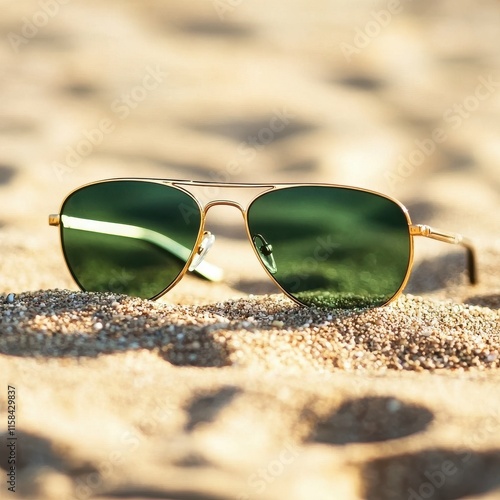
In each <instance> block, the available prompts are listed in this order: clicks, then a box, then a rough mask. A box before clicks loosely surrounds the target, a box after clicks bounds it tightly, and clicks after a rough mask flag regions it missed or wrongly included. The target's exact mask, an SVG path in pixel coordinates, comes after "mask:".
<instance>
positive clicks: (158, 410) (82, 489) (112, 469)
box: [65, 403, 173, 500]
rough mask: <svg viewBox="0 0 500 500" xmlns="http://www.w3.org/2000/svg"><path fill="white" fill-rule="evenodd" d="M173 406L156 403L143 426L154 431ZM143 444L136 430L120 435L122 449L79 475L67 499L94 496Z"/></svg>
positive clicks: (165, 419)
mask: <svg viewBox="0 0 500 500" xmlns="http://www.w3.org/2000/svg"><path fill="white" fill-rule="evenodd" d="M172 412H173V408H172V407H171V406H170V405H167V406H165V405H164V404H158V403H157V404H156V405H155V407H154V408H152V410H151V412H150V413H149V414H148V416H147V417H146V418H144V419H142V420H141V424H142V426H143V427H145V428H147V429H148V432H149V433H153V432H154V431H155V429H156V428H157V427H159V426H160V425H161V424H162V423H163V422H165V421H167V420H168V419H170V418H171V416H172ZM141 444H142V438H141V437H140V436H139V435H138V434H137V433H135V432H132V431H125V432H124V433H123V434H122V435H121V436H120V450H115V451H112V452H110V453H109V454H108V456H107V458H106V459H105V460H103V461H102V462H101V463H100V464H99V465H98V467H97V469H98V470H97V471H95V472H90V473H89V474H85V475H82V476H80V477H78V479H77V480H76V482H75V485H74V489H73V495H72V496H71V497H69V498H66V499H65V500H84V499H87V498H90V497H92V496H94V494H95V492H96V491H97V490H98V489H99V488H101V487H102V486H103V484H104V483H105V482H106V481H109V480H112V479H113V478H114V477H115V476H116V475H117V474H118V472H119V471H118V469H119V467H120V466H121V465H122V464H123V463H124V462H125V460H126V458H127V456H128V455H130V454H131V453H134V452H136V451H137V450H138V449H139V448H140V446H141Z"/></svg>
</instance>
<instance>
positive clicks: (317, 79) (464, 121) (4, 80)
mask: <svg viewBox="0 0 500 500" xmlns="http://www.w3.org/2000/svg"><path fill="white" fill-rule="evenodd" d="M0 7H1V11H2V16H1V19H0V36H1V41H0V207H1V213H0V234H1V238H2V259H1V264H0V276H1V280H0V281H1V284H0V292H10V291H15V292H20V291H24V290H33V289H37V288H56V287H58V288H62V287H70V288H74V285H73V284H72V281H71V279H70V277H69V273H68V272H67V271H66V268H65V265H64V262H63V259H62V255H61V253H60V248H59V238H58V233H57V230H56V229H55V228H50V227H49V226H48V224H47V215H48V214H49V213H57V212H58V210H59V207H60V205H61V202H62V201H63V199H64V197H65V195H66V194H68V193H69V192H70V191H71V190H72V189H74V188H76V187H78V186H80V185H81V184H84V183H87V182H91V181H94V180H98V179H103V178H109V177H124V176H151V177H164V178H189V179H199V180H214V181H227V182H239V181H244V182H267V181H276V182H288V181H297V182H327V183H340V184H350V185H355V186H362V187H366V188H370V189H375V190H378V191H381V192H383V193H386V194H389V195H392V196H395V197H397V198H398V199H400V200H401V201H402V202H403V203H404V204H405V205H406V206H407V207H408V208H409V210H410V214H411V215H412V219H413V221H414V222H415V223H429V224H433V225H435V226H437V227H438V228H442V229H445V230H450V231H458V232H463V233H466V234H467V235H469V236H470V237H471V238H473V239H474V240H475V241H477V242H478V246H479V247H480V250H481V255H482V256H483V257H482V258H483V260H484V261H485V262H489V263H490V264H491V263H493V264H495V263H496V261H497V257H496V256H497V255H498V254H497V252H498V249H499V247H500V245H499V239H500V236H499V235H500V232H499V216H498V214H499V213H500V51H499V47H500V2H498V0H474V1H472V0H453V1H451V0H443V1H440V2H432V1H430V0H424V1H419V2H414V1H411V0H372V1H368V0H363V1H357V2H352V1H348V0H335V1H333V0H314V1H311V0H288V1H286V2H283V1H277V0H189V1H186V0H168V2H161V1H159V0H141V1H138V0H136V1H132V0H119V1H118V0H106V1H105V2H103V1H102V0H101V1H97V0H85V1H83V0H23V1H22V2H20V1H19V0H0ZM199 194H200V197H201V198H202V199H203V200H204V201H207V200H208V199H210V196H211V195H213V193H210V192H206V191H205V192H202V193H199ZM235 196H237V197H239V198H238V199H241V200H242V201H245V199H246V198H245V196H246V195H244V194H243V193H240V192H238V193H236V194H235ZM208 226H209V229H211V230H212V231H213V232H214V233H215V234H216V237H217V243H216V245H215V246H214V247H213V249H212V250H211V252H210V254H209V257H210V260H211V261H212V262H215V263H218V264H220V265H221V266H222V267H224V269H225V270H226V274H227V282H226V284H221V285H218V287H216V288H213V287H209V286H208V285H207V284H203V283H202V284H200V285H198V283H199V282H198V281H196V284H197V285H196V287H193V286H192V284H193V283H195V282H194V281H190V280H191V279H194V278H188V279H187V280H186V281H185V282H184V283H183V284H182V285H179V287H180V288H179V289H178V290H176V292H175V293H176V295H175V294H174V295H169V300H171V299H173V300H183V299H186V298H188V297H193V296H196V297H198V298H200V299H203V298H206V297H208V296H209V294H211V293H214V297H217V298H220V297H221V296H222V295H221V294H223V293H227V295H235V294H236V295H238V294H240V293H241V294H244V293H248V292H255V293H260V292H271V291H274V290H275V289H274V288H273V286H272V284H271V285H270V284H268V279H267V277H266V275H265V273H264V271H263V270H261V269H260V267H259V264H258V263H257V261H256V259H255V257H254V255H253V253H252V250H251V248H250V245H249V244H248V242H247V241H246V239H245V238H246V236H245V233H244V229H243V224H242V220H241V215H240V214H239V213H238V212H237V211H236V210H234V209H231V208H227V207H224V208H219V207H217V208H215V209H213V210H212V211H211V212H210V216H209V219H208ZM443 247H444V248H443ZM416 251H417V255H416V259H417V265H419V266H420V268H421V270H425V271H426V274H427V275H429V274H431V275H436V280H435V282H434V284H432V283H431V284H429V283H430V282H429V281H428V280H427V282H426V283H427V284H426V285H425V286H427V287H428V288H429V287H430V288H431V289H432V288H439V287H441V286H444V285H446V284H450V283H451V284H453V283H454V282H452V281H449V280H451V279H452V278H451V277H449V276H450V273H448V266H451V267H453V268H454V269H458V270H459V271H460V270H461V268H460V266H461V265H463V255H462V254H461V253H460V252H456V251H455V250H454V249H453V248H450V247H449V246H447V245H442V244H440V243H436V242H424V241H418V242H417V249H416ZM455 254H456V255H457V257H456V258H451V257H450V258H449V259H448V257H443V255H445V256H448V255H455ZM450 259H451V260H450ZM489 274H490V273H489ZM453 279H457V278H453ZM411 287H413V288H411ZM411 287H410V290H414V291H416V292H422V291H426V290H424V289H423V288H422V287H424V285H423V284H419V282H418V279H417V278H415V280H413V281H412V283H411Z"/></svg>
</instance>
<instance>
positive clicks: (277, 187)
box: [243, 183, 414, 311]
mask: <svg viewBox="0 0 500 500" xmlns="http://www.w3.org/2000/svg"><path fill="white" fill-rule="evenodd" d="M300 187H318V188H332V189H343V190H351V191H358V192H363V193H368V194H372V195H374V196H377V197H379V198H385V199H386V200H388V201H391V202H392V203H394V204H395V205H397V206H398V207H399V209H400V210H401V212H402V213H403V214H404V216H405V219H406V222H407V226H406V230H407V233H408V243H409V255H408V264H407V267H406V274H405V277H404V279H403V281H402V283H401V286H400V287H399V289H398V290H397V291H396V292H395V293H394V295H392V297H391V298H390V299H388V300H387V301H386V302H384V303H383V304H381V305H379V306H376V307H384V306H386V305H388V304H390V303H391V302H394V301H395V300H397V299H398V298H399V297H400V296H401V294H402V293H403V290H404V289H405V288H406V285H407V284H408V280H409V279H410V275H411V270H412V268H413V260H414V240H413V235H412V234H411V231H410V227H411V226H412V221H411V218H410V214H409V212H408V209H407V208H406V207H405V206H404V205H403V204H402V203H401V202H400V201H399V200H397V199H396V198H394V197H392V196H389V195H385V194H383V193H379V192H378V191H373V190H371V189H365V188H360V187H355V186H345V185H341V184H319V183H318V184H315V183H309V184H307V183H303V184H286V185H284V184H275V185H273V186H270V187H269V189H266V190H265V191H262V192H260V193H259V194H258V195H256V196H255V197H254V198H252V199H251V201H250V202H249V203H248V205H247V207H246V209H245V210H244V211H243V218H244V220H245V229H246V232H247V237H248V241H249V242H250V246H251V247H252V250H253V252H254V254H255V256H256V258H257V260H258V261H259V263H260V264H261V266H262V267H263V269H264V271H265V272H266V274H267V275H268V276H269V278H270V279H271V280H272V281H273V283H274V284H275V285H276V286H277V287H278V288H279V289H280V290H281V291H282V292H283V293H284V294H285V295H286V296H287V297H289V298H290V299H292V300H293V301H294V302H295V303H297V304H299V305H301V306H303V307H309V308H311V307H314V306H311V305H308V304H306V303H304V302H302V301H301V300H299V299H297V298H296V297H294V296H293V295H292V294H291V293H289V292H288V291H287V290H285V289H284V288H283V287H282V286H281V285H280V284H279V283H278V281H277V280H276V278H275V277H274V276H273V274H272V273H271V272H270V271H269V270H268V269H267V268H266V266H265V264H264V263H263V262H262V261H261V258H260V256H259V254H258V251H257V249H256V248H255V245H254V244H253V243H252V235H251V232H250V223H249V218H248V214H249V212H250V209H251V207H252V205H253V204H254V203H255V202H256V201H257V200H259V199H260V198H262V197H263V196H266V195H267V194H270V193H272V192H275V191H282V190H284V189H296V188H300ZM367 309H372V307H368V308H367ZM349 310H354V309H346V311H349Z"/></svg>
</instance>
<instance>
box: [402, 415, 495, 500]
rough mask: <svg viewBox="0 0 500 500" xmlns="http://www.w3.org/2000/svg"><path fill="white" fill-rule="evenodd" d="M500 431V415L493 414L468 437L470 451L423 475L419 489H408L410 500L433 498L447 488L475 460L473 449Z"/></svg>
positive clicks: (444, 461) (442, 463)
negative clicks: (453, 478)
mask: <svg viewBox="0 0 500 500" xmlns="http://www.w3.org/2000/svg"><path fill="white" fill-rule="evenodd" d="M499 431H500V413H499V412H498V411H496V412H494V413H493V414H491V415H490V416H489V417H488V418H487V420H486V421H485V423H484V425H483V426H481V427H479V428H478V429H477V430H476V431H475V432H474V433H473V434H472V435H471V436H468V439H467V441H468V442H467V446H468V447H469V451H465V452H463V453H459V454H457V456H456V457H454V458H453V459H452V458H448V459H446V460H443V461H442V462H441V464H440V465H438V466H437V467H434V468H433V469H432V470H426V471H425V472H424V474H423V476H424V478H425V480H423V481H422V483H421V484H420V486H419V487H418V488H408V490H407V495H408V496H407V499H408V500H426V499H428V498H433V497H434V495H435V493H436V491H438V490H440V489H441V488H443V487H445V486H446V484H447V483H448V482H449V481H450V479H451V478H452V477H454V476H456V474H458V473H460V472H462V471H463V469H464V468H465V467H467V463H468V462H470V461H471V460H472V459H473V454H474V451H473V447H474V446H478V445H481V444H484V443H485V442H486V441H487V440H488V438H489V437H490V436H492V435H495V434H497V433H498V432H499Z"/></svg>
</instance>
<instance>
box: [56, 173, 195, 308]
mask: <svg viewBox="0 0 500 500" xmlns="http://www.w3.org/2000/svg"><path fill="white" fill-rule="evenodd" d="M200 225H201V213H200V209H199V207H198V205H197V203H196V201H195V200H194V199H193V198H192V197H191V196H189V195H188V194H186V193H185V192H183V191H181V190H179V189H176V188H174V187H170V186H165V185H162V184H156V183H152V182H140V181H115V182H113V181H111V182H103V183H100V184H93V185H91V186H86V187H84V188H81V189H79V190H78V191H75V192H74V193H72V194H71V195H70V196H69V197H68V198H67V199H66V201H65V202H64V205H63V208H62V210H61V238H62V244H63V249H64V254H65V257H66V262H67V264H68V267H69V269H70V271H71V273H72V274H73V277H74V278H75V280H76V281H77V283H78V284H79V285H80V287H81V288H82V289H83V290H87V291H105V292H116V293H125V294H128V295H134V296H138V297H142V298H152V297H155V296H156V295H158V294H160V293H161V292H162V291H163V290H164V289H165V288H167V287H168V286H169V285H171V284H172V283H173V282H174V281H175V279H176V278H177V277H178V276H179V274H180V273H181V271H182V270H183V268H184V266H185V264H186V262H187V260H188V259H189V256H190V255H191V252H192V249H193V248H194V246H195V243H196V240H197V237H198V233H199V230H200Z"/></svg>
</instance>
